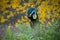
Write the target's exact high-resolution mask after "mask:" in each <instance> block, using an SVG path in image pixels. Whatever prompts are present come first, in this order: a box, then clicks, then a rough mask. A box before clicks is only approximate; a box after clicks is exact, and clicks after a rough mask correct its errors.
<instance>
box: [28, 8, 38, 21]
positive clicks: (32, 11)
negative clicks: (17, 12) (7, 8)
mask: <svg viewBox="0 0 60 40" xmlns="http://www.w3.org/2000/svg"><path fill="white" fill-rule="evenodd" d="M27 14H28V18H29V19H30V20H31V21H34V20H36V19H37V13H36V9H35V8H29V9H28V10H27Z"/></svg>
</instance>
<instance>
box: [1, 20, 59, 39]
mask: <svg viewBox="0 0 60 40" xmlns="http://www.w3.org/2000/svg"><path fill="white" fill-rule="evenodd" d="M57 25H58V21H56V22H54V23H52V24H51V25H49V26H48V27H47V28H45V27H44V25H42V24H40V25H38V26H39V27H38V28H36V29H34V28H31V27H27V26H26V25H25V24H24V23H23V24H18V25H17V28H18V29H20V30H21V31H20V32H19V33H14V34H13V33H12V32H11V30H10V28H7V31H6V35H5V37H4V38H3V39H2V40H60V31H59V32H58V31H56V29H57Z"/></svg>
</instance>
